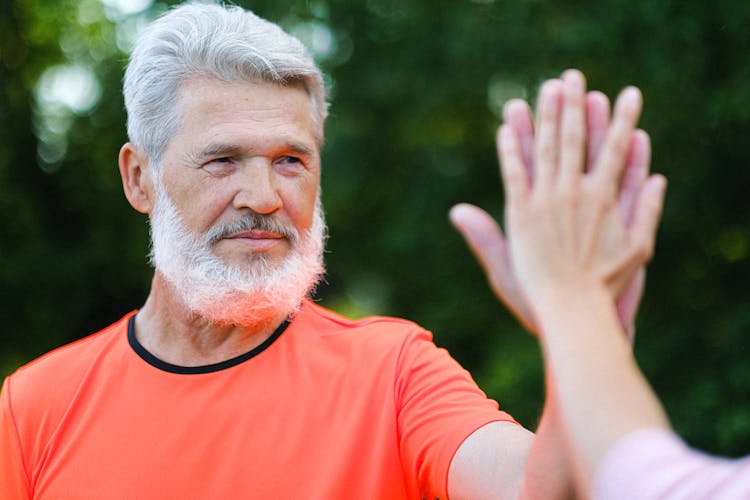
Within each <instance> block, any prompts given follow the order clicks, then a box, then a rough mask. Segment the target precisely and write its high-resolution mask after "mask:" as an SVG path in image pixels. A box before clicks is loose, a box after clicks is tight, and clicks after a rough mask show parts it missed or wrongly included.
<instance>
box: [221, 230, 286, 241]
mask: <svg viewBox="0 0 750 500" xmlns="http://www.w3.org/2000/svg"><path fill="white" fill-rule="evenodd" d="M238 238H247V239H251V240H280V239H284V235H283V234H281V233H274V232H272V231H261V230H258V229H251V230H250V231H240V232H238V233H234V234H230V235H229V236H227V237H226V239H230V240H233V239H238Z"/></svg>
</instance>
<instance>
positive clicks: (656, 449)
mask: <svg viewBox="0 0 750 500" xmlns="http://www.w3.org/2000/svg"><path fill="white" fill-rule="evenodd" d="M593 498H594V499H595V500H599V499H601V500H605V499H606V500H617V499H623V500H624V499H633V498H638V499H640V500H662V499H688V498H689V499H691V500H701V499H709V498H710V499H727V500H728V499H732V500H734V499H738V498H750V456H748V457H745V458H741V459H736V460H730V459H725V458H718V457H713V456H709V455H706V454H704V453H701V452H699V451H696V450H693V449H691V448H689V447H688V446H687V445H686V444H685V443H684V442H683V441H682V440H681V439H680V438H679V437H677V435H675V434H674V433H673V432H672V431H670V430H667V429H644V430H639V431H635V432H633V433H631V434H628V435H626V436H625V437H623V438H621V439H620V440H619V441H618V442H617V443H615V445H614V446H613V447H612V448H611V449H610V450H609V452H608V453H607V455H606V456H605V458H604V460H603V461H602V463H601V465H600V466H599V468H598V470H597V472H596V475H595V478H594V484H593Z"/></svg>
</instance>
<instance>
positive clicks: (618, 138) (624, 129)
mask: <svg viewBox="0 0 750 500" xmlns="http://www.w3.org/2000/svg"><path fill="white" fill-rule="evenodd" d="M641 103H642V98H641V92H640V90H638V89H637V88H636V87H628V88H626V89H625V90H623V91H622V92H621V93H620V95H619V96H618V97H617V101H616V102H615V110H614V115H613V117H612V124H611V125H610V127H609V132H607V135H606V137H605V139H604V144H603V146H602V150H601V153H600V155H599V158H598V159H597V161H596V166H595V168H594V172H593V175H594V177H595V178H596V179H597V181H599V182H604V183H612V182H614V183H617V182H618V181H619V179H620V175H621V173H622V169H623V167H624V166H625V161H626V160H627V154H628V149H629V147H630V137H631V136H632V133H633V129H634V128H635V124H636V123H637V121H638V117H639V115H640V112H641Z"/></svg>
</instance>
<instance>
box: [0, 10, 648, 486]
mask: <svg viewBox="0 0 750 500" xmlns="http://www.w3.org/2000/svg"><path fill="white" fill-rule="evenodd" d="M557 86H558V87H560V88H562V87H565V88H568V89H569V92H570V93H572V94H575V96H576V97H577V98H578V99H579V100H580V103H583V102H584V101H585V96H584V90H583V88H582V85H581V79H580V78H579V76H577V75H573V76H569V77H566V79H563V80H562V81H557ZM570 89H572V90H570ZM124 94H125V102H126V107H127V111H128V135H129V138H130V142H129V143H127V144H125V145H124V146H123V147H122V149H121V151H120V155H119V165H120V174H121V176H122V181H123V186H124V191H125V195H126V197H127V199H128V200H129V201H130V203H131V205H132V206H133V207H134V208H135V209H136V210H138V211H139V212H142V213H144V214H147V215H148V216H149V220H150V223H151V236H152V250H151V260H152V263H153V265H154V267H155V273H154V278H153V283H152V287H151V291H150V293H149V296H148V298H147V300H146V302H145V304H144V305H143V307H142V308H141V309H140V310H138V311H134V312H132V313H130V314H128V315H126V316H125V317H124V318H122V319H121V320H119V321H118V322H116V323H115V324H113V325H111V326H109V327H108V328H106V329H104V330H102V331H101V332H99V333H97V334H95V335H92V336H89V337H87V338H84V339H82V340H80V341H78V342H76V343H74V344H71V345H68V346H65V347H62V348H60V349H57V350H55V351H53V352H51V353H49V354H47V355H45V356H43V357H42V358H40V359H38V360H36V361H34V362H32V363H30V364H29V365H27V366H25V367H23V368H21V369H20V370H18V371H17V372H16V373H15V374H13V375H12V376H10V377H9V378H8V379H6V381H5V384H4V385H3V391H2V399H1V406H0V456H2V463H1V464H0V489H2V492H3V498H37V499H60V498H75V499H79V498H108V499H109V498H112V499H114V498H132V499H150V498H153V499H157V498H158V499H163V498H294V497H305V498H320V499H332V498H384V499H386V498H387V499H395V498H430V499H432V498H481V497H487V498H514V497H517V496H519V495H521V496H526V495H528V496H543V497H545V498H550V497H553V496H558V495H561V494H565V493H567V492H568V490H567V488H568V486H569V484H570V482H569V474H568V471H567V469H566V467H565V465H564V463H563V462H562V461H561V460H562V458H563V454H562V451H561V450H562V448H561V445H560V436H559V435H557V434H556V433H555V418H554V411H552V412H551V416H550V415H548V416H547V417H545V420H544V422H545V423H543V424H542V429H541V430H542V433H541V436H540V437H537V438H536V440H534V439H533V434H532V433H531V432H529V431H527V430H525V429H523V428H522V427H521V426H519V425H518V424H517V423H515V422H514V421H513V419H512V418H511V417H510V416H509V415H508V414H506V413H504V412H502V411H500V410H498V406H497V404H496V403H495V402H493V401H491V400H488V399H487V398H486V397H485V395H484V394H483V393H482V392H481V390H479V389H478V388H477V387H476V385H475V384H474V382H473V381H472V380H471V377H470V376H469V374H468V373H467V372H465V371H464V370H463V369H461V368H460V366H458V364H457V363H456V362H455V361H453V360H452V359H451V358H450V356H449V355H448V354H447V353H446V352H445V351H444V350H441V349H438V348H436V347H435V345H434V344H433V343H432V341H431V336H430V334H429V333H428V332H426V331H425V330H423V329H421V328H420V327H419V326H417V325H415V324H413V323H410V322H408V321H405V320H399V319H392V318H381V317H378V318H367V319H363V320H360V321H352V320H349V319H347V318H344V317H341V316H339V315H337V314H335V313H333V312H331V311H328V310H326V309H324V308H322V307H319V306H317V305H315V304H313V303H311V302H310V301H308V300H307V299H305V297H306V296H307V294H308V293H309V292H310V291H311V290H312V289H313V287H314V286H315V284H316V282H317V281H318V279H319V278H320V276H321V274H322V273H323V263H322V249H323V243H324V238H325V224H324V221H323V213H322V208H321V203H320V191H319V181H320V168H321V165H320V155H319V153H320V147H321V144H322V142H323V124H324V120H325V117H326V114H327V104H326V97H325V90H324V86H323V80H322V76H321V74H320V71H319V70H318V68H317V67H316V66H315V64H314V62H313V61H312V60H311V58H310V57H309V55H308V54H307V52H306V51H305V50H304V48H303V47H302V45H301V44H300V43H299V41H297V40H296V39H294V38H293V37H291V36H289V35H287V34H286V33H284V32H283V31H282V30H281V29H280V28H278V27H277V26H276V25H274V24H272V23H269V22H267V21H264V20H262V19H259V18H258V17H256V16H254V15H253V14H252V13H250V12H247V11H244V10H242V9H240V8H237V7H220V6H215V5H204V4H190V5H184V6H182V7H179V8H176V9H174V10H172V11H170V12H168V13H167V14H166V15H165V16H163V17H162V18H160V19H159V20H157V21H156V22H154V23H153V24H152V25H151V26H150V27H149V28H148V29H147V30H146V31H145V32H144V33H143V35H142V36H141V37H140V39H139V41H138V43H137V45H136V47H135V49H134V51H133V54H132V56H131V58H130V62H129V64H128V68H127V71H126V74H125V84H124ZM581 106H583V104H581ZM592 106H593V107H592V109H594V108H595V109H598V110H599V111H601V109H602V108H601V107H599V108H596V106H595V105H592ZM636 106H639V104H637V105H636ZM606 107H607V109H608V104H606ZM509 113H510V114H511V118H510V121H511V122H515V123H516V125H517V128H518V129H519V134H520V135H522V136H524V137H525V138H526V139H528V138H530V132H529V131H528V130H524V127H525V125H524V124H529V123H530V121H529V120H530V117H529V114H528V112H527V111H526V110H523V109H516V110H515V112H514V111H513V110H510V111H509ZM636 114H637V113H636ZM513 115H515V116H516V118H513ZM620 115H623V113H619V114H618V113H617V112H616V113H615V117H614V120H613V123H616V122H617V120H618V116H620ZM623 116H624V115H623ZM623 120H625V121H627V120H626V119H623ZM628 127H629V128H628ZM526 128H528V127H526ZM600 128H601V129H603V128H607V127H606V126H605V127H603V128H602V127H600ZM611 129H612V130H616V129H617V127H615V126H614V125H613V126H612V127H611ZM631 129H632V123H631V124H629V125H627V127H626V128H625V129H622V130H620V129H617V130H618V134H620V136H621V137H620V142H622V141H628V140H629V135H628V134H629V133H630V130H631ZM592 130H593V129H592ZM618 137H619V136H618ZM626 145H627V144H626ZM621 156H622V155H621ZM482 217H483V214H481V213H479V212H476V211H472V210H471V209H466V208H464V209H463V210H459V211H458V212H457V213H456V214H455V217H454V219H455V222H456V224H457V225H458V226H459V227H460V228H461V229H462V231H463V232H464V233H465V235H466V236H467V238H468V239H469V241H470V243H471V244H472V245H473V246H474V247H475V248H482V246H483V244H484V243H483V242H482V234H481V233H482V232H483V231H484V228H485V227H486V223H487V221H486V219H483V218H482ZM480 255H482V256H486V255H491V252H489V253H488V252H484V253H481V254H480ZM490 258H491V257H490ZM485 264H487V262H485ZM489 265H490V266H491V267H492V266H494V268H492V269H488V273H489V274H490V278H491V280H492V281H493V283H494V284H495V288H496V290H497V291H498V293H499V294H500V295H501V296H503V298H504V299H505V300H506V301H508V302H509V303H510V306H511V307H512V308H513V309H514V310H516V311H519V312H522V311H524V310H526V309H525V306H524V304H523V301H522V300H521V298H520V297H519V296H518V294H517V293H516V292H514V290H515V288H514V283H513V282H512V276H511V275H510V274H509V273H510V271H509V270H508V269H507V268H505V267H503V266H502V265H500V264H498V263H489ZM628 272H630V271H628ZM630 274H632V272H631V273H630ZM521 319H522V320H523V321H525V322H526V323H527V324H530V323H532V321H531V319H530V318H529V317H522V318H521ZM552 410H554V409H552ZM545 429H549V431H550V432H549V433H546V432H545ZM532 443H533V446H532ZM530 450H531V451H530ZM527 464H528V465H527Z"/></svg>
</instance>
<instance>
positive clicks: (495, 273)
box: [449, 203, 535, 332]
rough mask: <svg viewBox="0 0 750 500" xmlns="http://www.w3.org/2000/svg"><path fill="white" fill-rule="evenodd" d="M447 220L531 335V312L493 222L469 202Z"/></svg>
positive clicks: (501, 298)
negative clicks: (459, 234)
mask: <svg viewBox="0 0 750 500" xmlns="http://www.w3.org/2000/svg"><path fill="white" fill-rule="evenodd" d="M449 217H450V220H451V223H452V224H453V225H454V226H455V228H456V229H457V230H458V232H459V233H461V235H462V236H463V237H464V239H465V240H466V243H467V244H468V246H469V248H470V249H471V251H472V253H473V254H474V256H475V257H476V259H477V260H478V261H479V264H480V265H481V266H482V268H483V269H484V273H485V275H486V276H487V280H488V281H489V283H490V286H491V287H492V290H493V291H494V292H495V294H496V295H497V296H498V297H499V298H500V300H501V301H502V302H503V303H504V304H505V306H506V307H507V308H508V309H510V311H511V312H512V313H513V314H514V315H515V316H516V318H517V319H518V321H520V322H521V324H522V325H523V326H524V327H525V328H526V329H528V330H529V331H530V332H534V331H535V328H534V321H533V316H532V314H531V310H530V308H529V307H528V304H527V302H526V299H525V298H524V296H523V293H522V291H521V289H520V287H519V285H518V282H517V281H516V278H515V276H514V274H513V270H512V268H511V262H510V255H509V253H508V244H507V240H506V238H505V235H503V232H502V230H501V229H500V226H499V225H498V224H497V222H495V219H494V218H493V217H492V216H491V215H490V214H488V213H487V212H485V211H484V210H482V209H481V208H479V207H476V206H474V205H470V204H468V203H461V204H459V205H456V206H454V207H453V208H452V209H451V211H450V214H449Z"/></svg>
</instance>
